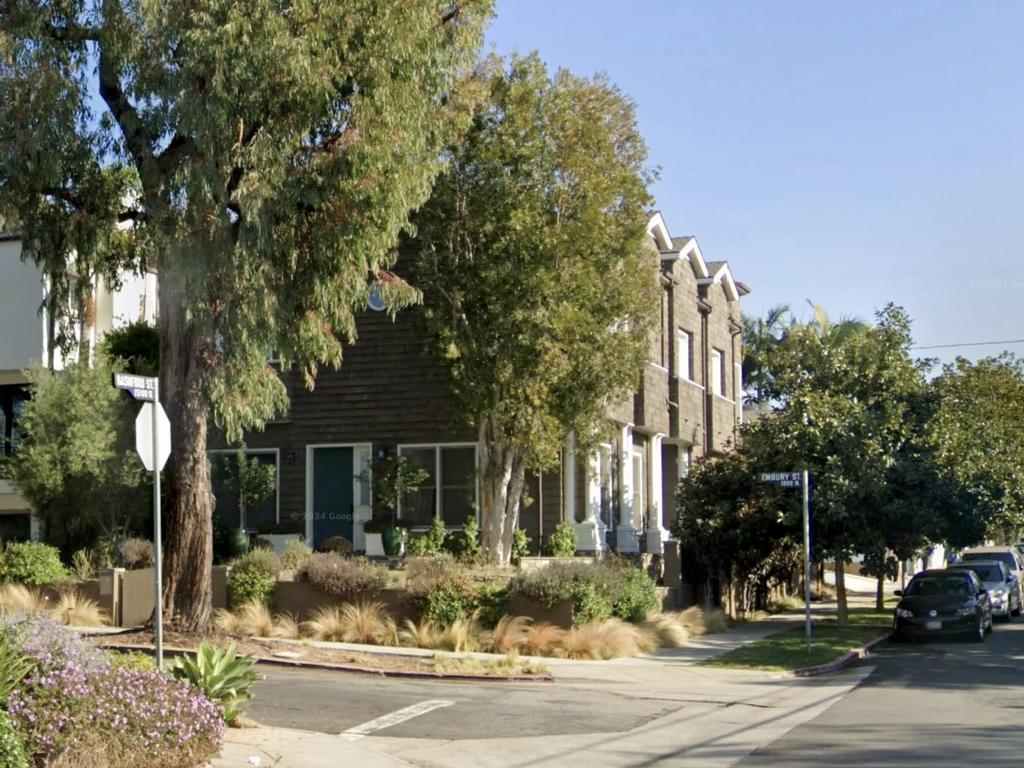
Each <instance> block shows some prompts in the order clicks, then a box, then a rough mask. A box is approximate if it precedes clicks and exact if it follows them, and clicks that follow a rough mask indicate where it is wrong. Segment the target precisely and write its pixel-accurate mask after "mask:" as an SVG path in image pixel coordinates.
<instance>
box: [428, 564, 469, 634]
mask: <svg viewBox="0 0 1024 768" xmlns="http://www.w3.org/2000/svg"><path fill="white" fill-rule="evenodd" d="M477 598H478V590H477V586H476V584H475V583H474V582H473V580H472V579H471V578H470V577H469V576H468V575H467V574H465V573H459V572H456V573H452V574H449V575H448V576H445V577H444V578H443V579H441V580H440V581H439V582H438V583H437V584H435V585H434V586H433V587H432V588H431V589H430V590H429V591H428V592H427V594H426V596H425V597H424V598H423V618H424V619H426V620H428V621H431V622H433V623H434V624H437V625H439V626H442V627H447V626H451V624H452V623H453V622H455V621H456V620H458V619H465V618H467V617H468V616H470V615H472V614H473V612H474V611H475V610H476V607H477Z"/></svg>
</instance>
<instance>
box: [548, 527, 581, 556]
mask: <svg viewBox="0 0 1024 768" xmlns="http://www.w3.org/2000/svg"><path fill="white" fill-rule="evenodd" d="M548 554H549V555H551V556H552V557H572V556H573V555H575V554H576V528H575V527H574V526H573V524H572V523H570V522H569V521H568V520H563V521H562V522H560V523H559V524H558V525H556V526H555V530H553V531H552V532H551V535H550V536H548Z"/></svg>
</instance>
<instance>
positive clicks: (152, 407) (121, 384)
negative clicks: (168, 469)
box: [114, 373, 171, 670]
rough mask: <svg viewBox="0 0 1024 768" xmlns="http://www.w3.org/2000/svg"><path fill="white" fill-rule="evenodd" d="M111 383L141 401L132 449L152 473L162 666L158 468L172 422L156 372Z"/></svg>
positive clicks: (160, 664)
mask: <svg viewBox="0 0 1024 768" xmlns="http://www.w3.org/2000/svg"><path fill="white" fill-rule="evenodd" d="M114 386H115V387H117V388H118V389H123V390H124V391H126V392H128V394H130V395H131V396H132V398H134V399H135V400H140V401H142V403H143V406H142V410H140V411H139V415H138V417H137V418H136V419H135V450H137V451H138V452H139V458H140V459H142V463H143V465H144V466H145V467H146V469H148V470H149V471H150V472H152V473H153V554H154V560H155V561H156V575H155V579H154V587H153V588H154V602H153V605H154V606H155V607H154V611H153V613H154V619H153V635H154V641H155V645H156V665H157V669H160V670H163V668H164V610H163V542H162V538H163V537H162V535H161V531H160V470H162V469H163V468H164V464H166V463H167V458H168V457H169V456H170V455H171V423H170V421H168V419H167V414H166V413H164V409H163V408H162V407H161V406H160V380H159V379H158V378H156V377H155V376H134V375H132V374H129V373H115V374H114Z"/></svg>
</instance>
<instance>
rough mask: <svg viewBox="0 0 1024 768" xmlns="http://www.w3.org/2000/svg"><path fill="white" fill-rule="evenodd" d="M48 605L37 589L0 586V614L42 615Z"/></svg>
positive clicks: (22, 586)
mask: <svg viewBox="0 0 1024 768" xmlns="http://www.w3.org/2000/svg"><path fill="white" fill-rule="evenodd" d="M49 609H50V603H49V601H48V600H47V598H46V595H44V594H43V593H42V592H40V591H39V590H38V589H32V588H31V587H26V586H25V585H24V584H0V613H43V612H45V611H47V610H49Z"/></svg>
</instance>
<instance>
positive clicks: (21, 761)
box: [0, 710, 29, 768]
mask: <svg viewBox="0 0 1024 768" xmlns="http://www.w3.org/2000/svg"><path fill="white" fill-rule="evenodd" d="M0 765H2V766H3V767H4V768H29V766H28V755H26V754H25V745H24V744H23V743H22V741H21V736H19V735H18V732H17V731H16V730H15V729H14V725H13V724H12V723H11V719H10V718H9V717H8V716H7V713H6V712H4V711H2V710H0Z"/></svg>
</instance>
